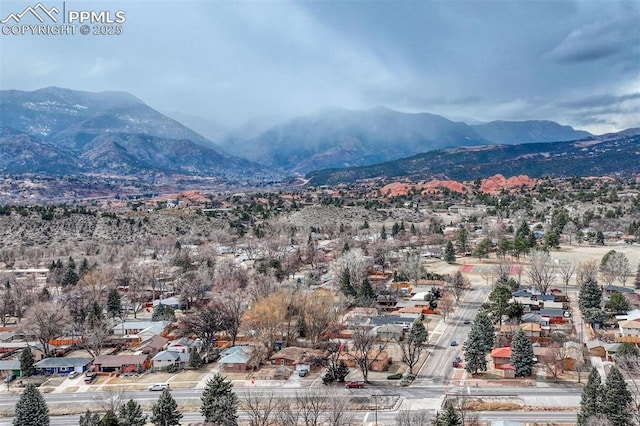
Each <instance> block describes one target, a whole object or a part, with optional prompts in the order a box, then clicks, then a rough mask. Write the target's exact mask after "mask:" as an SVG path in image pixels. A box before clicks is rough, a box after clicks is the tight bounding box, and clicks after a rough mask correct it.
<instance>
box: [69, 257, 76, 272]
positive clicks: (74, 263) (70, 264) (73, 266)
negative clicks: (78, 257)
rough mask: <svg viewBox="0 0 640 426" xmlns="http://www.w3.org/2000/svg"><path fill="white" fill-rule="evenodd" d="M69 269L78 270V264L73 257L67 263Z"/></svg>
mask: <svg viewBox="0 0 640 426" xmlns="http://www.w3.org/2000/svg"><path fill="white" fill-rule="evenodd" d="M67 269H73V270H74V271H75V270H76V262H75V260H73V257H71V256H69V260H68V261H67Z"/></svg>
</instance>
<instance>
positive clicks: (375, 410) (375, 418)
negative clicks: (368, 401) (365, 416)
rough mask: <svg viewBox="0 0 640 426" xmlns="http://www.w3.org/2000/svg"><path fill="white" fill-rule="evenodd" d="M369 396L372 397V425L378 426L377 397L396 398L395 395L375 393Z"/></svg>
mask: <svg viewBox="0 0 640 426" xmlns="http://www.w3.org/2000/svg"><path fill="white" fill-rule="evenodd" d="M371 396H373V401H374V412H373V413H374V424H375V425H376V426H378V397H379V396H398V395H397V394H377V393H375V392H374V393H373V394H372V395H371Z"/></svg>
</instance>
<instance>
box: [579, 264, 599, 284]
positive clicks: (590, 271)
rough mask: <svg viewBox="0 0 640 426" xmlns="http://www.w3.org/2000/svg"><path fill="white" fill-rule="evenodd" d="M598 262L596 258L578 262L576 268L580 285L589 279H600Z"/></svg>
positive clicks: (594, 280) (595, 280)
mask: <svg viewBox="0 0 640 426" xmlns="http://www.w3.org/2000/svg"><path fill="white" fill-rule="evenodd" d="M598 270H599V267H598V262H596V261H595V260H588V261H585V262H581V263H579V264H578V267H577V268H576V281H577V282H578V285H582V283H586V282H588V281H593V282H597V281H598Z"/></svg>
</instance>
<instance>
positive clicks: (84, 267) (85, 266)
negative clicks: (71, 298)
mask: <svg viewBox="0 0 640 426" xmlns="http://www.w3.org/2000/svg"><path fill="white" fill-rule="evenodd" d="M90 269H91V267H90V266H89V261H88V260H87V258H86V257H85V258H83V259H82V262H80V266H79V267H78V275H80V276H81V277H82V276H84V274H86V273H87V272H89V270H90Z"/></svg>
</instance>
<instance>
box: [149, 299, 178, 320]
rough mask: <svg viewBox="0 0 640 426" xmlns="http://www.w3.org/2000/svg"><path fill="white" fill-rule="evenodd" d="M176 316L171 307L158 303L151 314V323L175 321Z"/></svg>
mask: <svg viewBox="0 0 640 426" xmlns="http://www.w3.org/2000/svg"><path fill="white" fill-rule="evenodd" d="M175 320H176V314H175V312H174V311H173V308H172V307H171V306H168V305H165V304H163V303H158V304H157V305H156V307H155V308H153V314H151V321H175Z"/></svg>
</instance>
